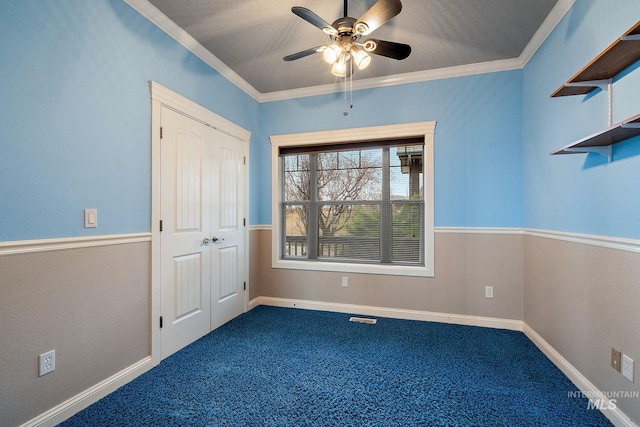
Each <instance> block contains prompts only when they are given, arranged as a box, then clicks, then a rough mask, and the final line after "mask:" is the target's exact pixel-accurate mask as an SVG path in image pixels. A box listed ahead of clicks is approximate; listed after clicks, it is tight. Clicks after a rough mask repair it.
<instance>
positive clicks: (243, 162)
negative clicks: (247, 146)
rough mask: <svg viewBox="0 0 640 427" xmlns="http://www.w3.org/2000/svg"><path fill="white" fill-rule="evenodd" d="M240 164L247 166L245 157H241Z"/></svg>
mask: <svg viewBox="0 0 640 427" xmlns="http://www.w3.org/2000/svg"><path fill="white" fill-rule="evenodd" d="M242 164H243V165H246V164H247V156H242Z"/></svg>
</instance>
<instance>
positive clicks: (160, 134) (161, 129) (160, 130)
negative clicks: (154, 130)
mask: <svg viewBox="0 0 640 427" xmlns="http://www.w3.org/2000/svg"><path fill="white" fill-rule="evenodd" d="M160 139H162V126H160Z"/></svg>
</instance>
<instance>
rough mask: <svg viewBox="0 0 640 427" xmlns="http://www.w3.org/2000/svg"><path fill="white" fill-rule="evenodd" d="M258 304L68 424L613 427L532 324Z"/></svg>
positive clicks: (74, 417)
mask: <svg viewBox="0 0 640 427" xmlns="http://www.w3.org/2000/svg"><path fill="white" fill-rule="evenodd" d="M348 319H349V316H348V315H346V314H339V313H327V312H319V311H307V310H297V309H286V308H274V307H257V308H255V309H253V310H252V311H250V312H249V313H246V314H244V315H242V316H240V317H238V318H236V319H234V320H232V321H231V322H229V323H227V324H226V325H224V326H222V327H220V328H218V329H217V330H215V331H213V332H212V333H210V334H209V335H207V336H205V337H203V338H202V339H200V340H198V341H196V342H195V343H193V344H191V345H190V346H188V347H186V348H184V349H183V350H181V351H179V352H178V353H176V354H174V355H173V356H171V357H168V358H167V359H165V360H164V361H163V362H162V363H160V365H158V366H157V367H156V368H154V369H152V370H150V371H148V372H147V373H145V374H143V375H141V376H140V377H138V378H136V379H135V380H134V381H132V382H130V383H129V384H127V385H125V386H123V387H121V388H120V389H118V390H116V391H115V392H114V393H112V394H110V395H109V396H107V397H105V398H104V399H102V400H100V401H99V402H97V403H95V404H93V405H91V406H89V407H88V408H86V409H85V410H83V411H81V412H79V413H78V414H76V415H75V416H73V417H72V418H70V419H69V420H67V421H65V422H63V423H62V424H61V426H385V427H386V426H580V427H585V426H609V425H611V424H610V423H609V421H608V420H607V419H606V418H605V417H604V416H603V415H602V414H601V413H600V412H599V411H597V410H594V409H587V400H586V399H584V398H575V397H570V396H569V392H572V391H577V389H576V388H575V386H574V385H573V384H572V383H571V382H570V381H569V380H568V379H567V378H566V377H565V376H564V375H563V374H562V373H561V372H560V371H559V370H558V369H557V368H556V367H555V366H554V365H553V364H552V363H551V362H550V361H549V360H548V359H547V358H546V357H545V356H544V355H543V354H542V353H541V352H540V351H539V350H538V349H537V348H536V346H535V345H534V344H533V343H532V342H531V341H529V339H528V338H527V337H526V336H525V335H524V334H523V333H521V332H514V331H507V330H501V329H488V328H479V327H473V326H460V325H449V324H442V323H431V322H419V321H407V320H396V319H386V318H379V319H378V324H377V325H368V324H361V323H353V322H349V321H348Z"/></svg>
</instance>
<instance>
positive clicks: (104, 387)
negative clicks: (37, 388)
mask: <svg viewBox="0 0 640 427" xmlns="http://www.w3.org/2000/svg"><path fill="white" fill-rule="evenodd" d="M152 367H153V364H152V362H151V356H149V357H145V358H144V359H142V360H140V361H139V362H136V363H134V364H133V365H131V366H128V367H127V368H125V369H123V370H122V371H120V372H118V373H116V374H115V375H112V376H110V377H109V378H107V379H106V380H104V381H101V382H99V383H98V384H96V385H94V386H93V387H90V388H88V389H87V390H85V391H83V392H82V393H80V394H77V395H75V396H74V397H72V398H70V399H67V400H66V401H64V402H62V403H61V404H59V405H57V406H54V407H53V408H51V409H49V410H48V411H47V412H44V413H42V414H40V415H38V416H37V417H36V418H33V419H32V420H30V421H27V422H26V423H24V424H22V426H21V427H36V426H37V427H53V426H55V425H57V424H59V423H61V422H62V421H64V420H66V419H68V418H70V417H71V416H73V415H75V414H76V413H78V412H80V411H81V410H83V409H84V408H86V407H87V406H89V405H91V404H92V403H95V402H97V401H98V400H100V399H102V398H103V397H105V396H106V395H108V394H109V393H112V392H114V391H115V390H117V389H118V388H120V387H122V386H123V385H125V384H127V383H128V382H130V381H132V380H133V379H134V378H136V377H138V376H139V375H141V374H143V373H145V372H146V371H148V370H149V369H151V368H152Z"/></svg>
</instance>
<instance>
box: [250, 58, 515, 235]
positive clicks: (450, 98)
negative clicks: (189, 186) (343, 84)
mask: <svg viewBox="0 0 640 427" xmlns="http://www.w3.org/2000/svg"><path fill="white" fill-rule="evenodd" d="M381 60H383V59H381ZM327 72H328V71H327ZM353 98H354V107H353V109H351V110H349V115H348V116H346V117H345V116H344V115H343V114H342V113H343V111H344V99H343V95H342V94H333V95H326V96H316V97H311V98H301V99H293V100H287V101H279V102H271V103H267V104H263V105H262V106H261V107H262V110H261V111H262V112H261V116H262V120H263V129H262V131H261V132H262V134H261V135H260V137H259V138H256V141H255V143H256V147H254V148H255V152H256V154H257V153H258V152H259V153H260V154H259V157H260V159H261V160H262V161H263V162H262V164H261V165H260V171H259V174H260V175H259V177H260V179H259V181H258V182H254V187H253V188H254V190H255V191H254V194H256V193H257V194H259V195H260V197H261V199H260V203H259V204H258V205H257V206H256V208H257V209H258V212H257V214H256V213H255V212H254V214H256V216H257V217H256V218H255V221H256V222H257V223H260V224H269V223H271V163H270V162H271V160H270V146H269V139H268V136H269V135H278V134H288V133H299V132H311V131H318V130H334V129H342V128H357V127H364V126H378V125H387V124H395V123H411V122H422V121H430V120H435V121H436V122H437V125H436V134H435V155H434V160H435V162H434V164H435V166H434V168H435V224H436V226H460V227H476V226H482V227H494V226H495V227H521V226H522V174H521V169H522V163H521V161H522V156H521V144H520V141H521V132H522V131H521V117H522V111H521V108H522V72H521V71H509V72H501V73H493V74H483V75H476V76H469V77H462V78H453V79H444V80H434V81H428V82H422V83H413V84H406V85H398V86H392V87H385V88H379V89H371V90H361V91H356V92H354V94H353ZM255 157H257V156H254V160H255Z"/></svg>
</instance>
